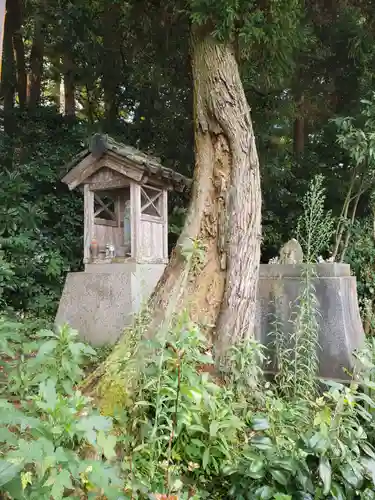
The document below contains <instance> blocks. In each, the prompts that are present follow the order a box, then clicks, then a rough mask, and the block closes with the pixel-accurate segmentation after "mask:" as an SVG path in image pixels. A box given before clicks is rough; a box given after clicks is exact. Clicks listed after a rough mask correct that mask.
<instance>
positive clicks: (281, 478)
mask: <svg viewBox="0 0 375 500" xmlns="http://www.w3.org/2000/svg"><path fill="white" fill-rule="evenodd" d="M270 472H271V475H272V477H273V478H274V479H275V481H277V482H278V483H279V484H282V485H283V486H286V485H287V484H288V476H287V475H286V474H285V472H283V471H281V470H278V469H271V471H270Z"/></svg>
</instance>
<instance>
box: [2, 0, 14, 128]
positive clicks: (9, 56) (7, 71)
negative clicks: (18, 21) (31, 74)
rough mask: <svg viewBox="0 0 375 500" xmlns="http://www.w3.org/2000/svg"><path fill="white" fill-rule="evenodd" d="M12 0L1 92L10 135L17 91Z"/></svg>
mask: <svg viewBox="0 0 375 500" xmlns="http://www.w3.org/2000/svg"><path fill="white" fill-rule="evenodd" d="M10 4H11V0H7V3H6V10H7V15H6V17H5V26H4V41H3V65H2V66H3V69H2V79H1V92H2V95H3V97H4V131H5V133H6V134H7V135H8V136H9V137H10V136H12V135H13V134H14V125H15V122H14V112H13V110H14V101H15V92H16V68H15V60H14V46H13V28H14V22H13V19H12V16H11V15H9V13H10V12H11V5H10Z"/></svg>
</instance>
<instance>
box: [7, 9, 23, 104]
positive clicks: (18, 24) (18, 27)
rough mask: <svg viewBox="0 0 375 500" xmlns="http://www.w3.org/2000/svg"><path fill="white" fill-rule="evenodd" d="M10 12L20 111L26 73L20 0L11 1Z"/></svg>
mask: <svg viewBox="0 0 375 500" xmlns="http://www.w3.org/2000/svg"><path fill="white" fill-rule="evenodd" d="M9 6H10V8H11V10H10V12H9V13H8V15H11V16H12V18H13V23H14V25H13V46H14V53H15V57H16V68H17V93H18V101H19V105H20V108H21V109H24V108H25V106H26V89H27V73H26V59H25V45H24V43H23V37H22V17H23V13H22V3H21V0H13V1H12V2H10V4H9Z"/></svg>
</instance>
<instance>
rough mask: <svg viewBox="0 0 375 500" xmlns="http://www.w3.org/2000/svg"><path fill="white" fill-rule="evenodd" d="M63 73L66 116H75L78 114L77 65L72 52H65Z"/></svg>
mask: <svg viewBox="0 0 375 500" xmlns="http://www.w3.org/2000/svg"><path fill="white" fill-rule="evenodd" d="M63 73H64V89H65V91H64V102H65V116H67V117H69V118H74V117H75V115H76V99H75V65H74V62H73V60H72V57H71V56H70V54H68V53H65V54H64V56H63Z"/></svg>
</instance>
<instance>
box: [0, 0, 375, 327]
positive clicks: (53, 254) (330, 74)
mask: <svg viewBox="0 0 375 500" xmlns="http://www.w3.org/2000/svg"><path fill="white" fill-rule="evenodd" d="M193 3H194V2H193ZM195 3H197V4H199V9H198V8H197V11H198V10H199V12H201V13H202V12H204V3H205V2H204V1H203V0H202V1H200V2H195ZM234 3H235V2H234ZM231 4H232V2H224V3H223V6H222V7H223V9H225V16H226V18H227V19H230V18H231V17H230V14H231V9H233V12H234V7H233V6H232V5H231ZM272 4H273V9H276V10H277V4H278V3H277V2H273V3H272ZM233 5H234V4H233ZM280 8H281V7H280ZM372 9H373V7H372V6H371V3H370V2H366V1H362V0H361V1H359V0H352V1H350V0H345V1H343V0H333V1H332V2H322V1H314V0H308V1H306V2H305V6H304V9H302V10H301V11H300V12H299V14H298V23H296V21H295V19H293V20H291V21H289V20H288V19H287V17H286V16H284V17H283V16H281V19H283V21H282V22H280V23H279V25H278V26H277V36H276V35H274V32H273V30H274V29H275V26H273V24H272V23H270V24H269V25H266V28H267V29H265V28H264V26H265V23H264V16H266V15H267V9H263V10H261V9H259V10H256V9H255V11H254V12H255V14H254V15H253V16H252V23H253V25H252V33H253V36H252V38H251V41H250V42H249V41H248V40H246V41H245V42H241V39H240V40H239V43H240V44H241V43H242V44H243V46H241V51H240V52H241V54H245V55H246V57H241V56H238V60H239V66H240V71H241V76H242V81H243V85H244V89H245V93H246V97H247V100H248V102H249V105H250V107H251V110H252V118H253V122H254V130H255V136H256V142H257V148H258V153H259V156H260V171H261V182H262V198H263V205H262V238H263V240H262V261H263V262H267V261H268V260H269V258H270V257H273V256H274V255H276V254H277V252H278V249H279V247H280V245H281V244H282V243H283V242H285V241H286V240H287V239H289V238H290V237H292V236H293V235H294V231H295V228H296V221H297V218H298V216H299V215H300V213H301V210H302V206H301V202H302V198H303V195H304V193H305V192H306V190H307V188H308V184H309V182H310V181H311V179H312V178H313V177H314V176H315V175H316V174H323V175H324V178H325V187H326V189H327V193H326V194H327V199H326V207H327V208H328V209H331V210H332V212H333V215H334V216H337V218H338V219H337V220H338V223H340V222H343V224H342V225H341V230H342V233H343V234H342V235H341V236H342V237H341V240H342V243H341V246H340V250H339V252H338V256H337V257H338V259H340V258H341V259H342V260H345V261H347V262H349V263H350V264H351V266H352V269H353V271H354V272H355V273H356V275H357V279H358V290H359V297H360V303H361V308H362V311H364V318H365V319H366V321H367V323H366V325H367V326H366V328H367V329H368V330H369V329H371V324H372V312H371V311H372V294H373V291H374V289H375V270H374V263H375V246H374V232H375V229H374V227H375V226H374V207H375V205H374V203H373V188H374V177H373V169H374V162H373V159H372V158H373V151H375V149H374V150H373V144H372V143H373V137H372V131H371V120H372V119H373V118H374V117H375V105H374V104H373V101H372V90H373V81H374V72H373V67H374V62H375V44H374V33H375V25H374V20H373V19H375V18H374V16H373V15H372ZM257 13H258V14H257ZM257 15H258V18H257ZM262 16H263V18H262ZM275 19H277V16H275ZM232 21H233V22H234V23H235V19H234V20H232ZM228 22H229V21H228ZM257 23H258V24H259V26H262V29H260V28H259V39H258V40H257V37H256V33H257V31H256V29H257ZM267 26H268V27H267ZM275 33H276V31H275ZM283 33H284V34H285V36H283ZM218 36H220V33H219V34H218ZM265 38H266V40H265ZM285 44H286V45H285ZM0 94H1V95H0V99H1V104H2V106H1V110H0V120H1V126H2V132H1V135H0V157H1V162H0V165H1V167H0V243H1V256H0V259H1V260H0V301H1V306H2V308H11V309H13V310H20V311H27V312H31V313H33V314H34V313H35V314H37V315H39V316H40V315H53V314H54V312H55V310H56V306H57V303H58V299H59V296H60V293H61V289H62V285H63V283H64V279H65V276H66V272H67V271H69V270H72V271H74V270H78V269H80V268H81V265H82V235H83V227H82V225H83V200H82V196H81V195H80V194H79V193H70V192H68V190H67V188H66V186H64V185H63V184H62V183H61V177H62V176H63V175H64V173H65V171H64V165H65V164H66V163H67V162H68V161H69V160H70V159H71V157H72V156H73V155H74V154H76V153H77V152H78V151H79V150H80V148H82V147H83V146H84V144H85V143H86V142H87V140H88V138H89V136H90V135H91V134H92V133H93V132H96V131H101V132H105V133H108V134H109V135H111V136H113V137H115V138H116V139H117V140H119V141H122V142H125V143H128V144H131V145H133V146H136V147H138V148H140V149H142V150H143V151H145V152H146V153H151V154H154V155H156V156H158V157H160V158H161V160H162V161H163V163H164V164H165V165H166V166H168V167H172V168H174V169H176V170H177V171H179V172H181V173H183V174H185V175H188V176H191V175H192V172H193V166H194V141H193V112H192V110H193V102H192V101H193V92H192V74H191V64H190V56H189V23H188V20H187V18H186V16H184V15H183V12H180V11H179V10H178V9H177V4H176V5H174V4H173V2H172V3H168V2H149V1H147V0H139V1H137V2H133V3H132V2H123V1H120V0H103V1H100V2H99V1H98V0H76V1H75V2H74V3H73V2H61V1H59V0H52V1H49V2H46V1H45V0H8V1H7V17H6V23H5V29H4V44H3V71H2V79H1V92H0ZM363 100H365V101H366V102H363ZM343 117H351V120H349V121H348V120H344V121H342V118H343ZM366 120H367V122H366ZM365 122H366V123H365ZM369 124H370V125H369ZM366 127H367V128H366ZM348 193H349V194H348ZM188 200H189V193H185V195H183V196H175V195H174V196H171V199H170V207H169V208H170V228H169V229H170V235H169V240H170V247H171V248H172V247H173V245H174V243H175V242H176V240H177V236H178V233H179V231H180V229H181V227H182V224H183V220H184V214H185V209H186V207H187V204H188ZM349 201H350V202H351V204H349V203H348V202H349ZM340 217H341V219H340ZM348 229H349V231H348ZM339 232H340V227H339V226H338V230H337V233H339ZM337 233H336V236H337ZM346 234H350V238H348V241H347V243H348V244H347V245H345V242H346V239H345V238H346V237H345V235H346ZM336 239H337V238H336ZM331 251H334V245H333V246H332V248H331Z"/></svg>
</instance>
